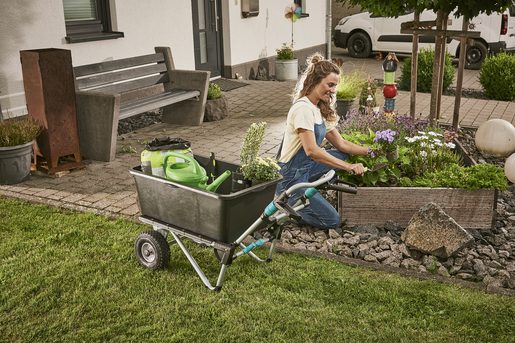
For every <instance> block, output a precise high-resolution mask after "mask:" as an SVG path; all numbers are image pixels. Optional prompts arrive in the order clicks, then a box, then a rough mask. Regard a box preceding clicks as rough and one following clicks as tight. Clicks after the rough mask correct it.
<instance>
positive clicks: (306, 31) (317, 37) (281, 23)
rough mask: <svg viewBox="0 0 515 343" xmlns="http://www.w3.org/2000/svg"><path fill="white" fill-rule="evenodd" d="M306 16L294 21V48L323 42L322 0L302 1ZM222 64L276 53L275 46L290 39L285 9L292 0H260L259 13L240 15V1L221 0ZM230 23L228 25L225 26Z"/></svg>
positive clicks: (325, 4)
mask: <svg viewBox="0 0 515 343" xmlns="http://www.w3.org/2000/svg"><path fill="white" fill-rule="evenodd" d="M304 2H305V3H306V5H305V7H306V8H305V11H306V12H307V13H308V14H309V17H305V18H301V19H299V20H297V21H296V22H295V23H294V24H293V33H294V37H293V38H294V48H295V50H300V49H304V48H309V47H312V46H316V45H321V44H324V43H325V32H326V31H325V18H326V6H327V1H325V0H304ZM223 3H224V5H225V6H227V8H224V15H228V18H227V17H226V18H224V19H225V20H224V25H225V26H224V64H225V65H238V64H240V63H245V62H248V61H254V60H258V59H260V58H264V57H269V56H274V55H276V52H275V49H277V48H278V47H280V46H281V45H282V44H283V43H288V44H290V42H291V32H292V31H291V30H292V25H291V22H290V21H289V20H288V19H286V18H285V17H284V10H285V8H286V7H288V6H290V5H291V4H292V3H293V1H292V0H260V1H259V15H258V16H256V17H249V18H242V16H241V0H224V1H223ZM227 25H228V26H229V28H227V27H226V26H227Z"/></svg>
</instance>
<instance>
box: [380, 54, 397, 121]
mask: <svg viewBox="0 0 515 343" xmlns="http://www.w3.org/2000/svg"><path fill="white" fill-rule="evenodd" d="M397 62H399V60H398V59H397V56H395V54H394V53H393V52H390V53H389V54H388V56H386V59H385V60H384V61H383V71H384V81H383V84H384V86H383V95H384V112H385V113H392V112H393V110H394V109H395V97H396V96H397V86H396V84H395V71H396V70H397Z"/></svg>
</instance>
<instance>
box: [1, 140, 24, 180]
mask: <svg viewBox="0 0 515 343" xmlns="http://www.w3.org/2000/svg"><path fill="white" fill-rule="evenodd" d="M31 154H32V142H29V143H26V144H22V145H16V146H9V147H0V184H2V185H12V184H15V183H19V182H22V181H23V180H25V179H26V178H27V177H28V176H29V174H30V163H31V156H32V155H31Z"/></svg>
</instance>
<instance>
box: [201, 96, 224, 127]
mask: <svg viewBox="0 0 515 343" xmlns="http://www.w3.org/2000/svg"><path fill="white" fill-rule="evenodd" d="M228 113H229V111H228V109H227V100H226V99H225V97H224V96H223V95H222V97H221V98H218V99H211V100H207V101H206V109H205V112H204V121H217V120H222V119H224V118H225V117H227V115H228Z"/></svg>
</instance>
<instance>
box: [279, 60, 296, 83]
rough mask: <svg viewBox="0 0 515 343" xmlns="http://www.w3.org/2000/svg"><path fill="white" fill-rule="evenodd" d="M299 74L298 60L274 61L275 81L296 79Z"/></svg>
mask: <svg viewBox="0 0 515 343" xmlns="http://www.w3.org/2000/svg"><path fill="white" fill-rule="evenodd" d="M298 75H299V62H298V60H297V59H293V60H276V61H275V79H276V80H277V81H286V80H297V77H298Z"/></svg>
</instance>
